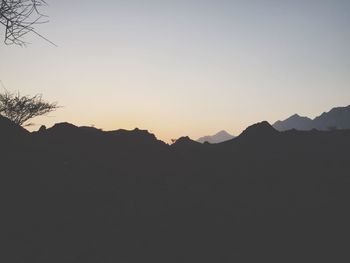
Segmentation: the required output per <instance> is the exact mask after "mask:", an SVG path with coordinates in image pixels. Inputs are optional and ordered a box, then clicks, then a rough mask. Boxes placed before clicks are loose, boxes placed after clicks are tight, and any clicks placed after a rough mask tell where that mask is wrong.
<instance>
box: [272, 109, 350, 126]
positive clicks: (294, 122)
mask: <svg viewBox="0 0 350 263" xmlns="http://www.w3.org/2000/svg"><path fill="white" fill-rule="evenodd" d="M273 127H275V128H276V129H277V130H279V131H286V130H290V129H296V130H302V131H303V130H304V131H308V130H312V129H317V130H331V129H350V105H349V106H347V107H337V108H333V109H331V110H330V111H329V112H324V113H322V114H321V115H320V116H318V117H316V118H314V119H310V118H308V117H301V116H299V115H298V114H294V115H293V116H291V117H289V118H288V119H286V120H284V121H277V122H275V123H274V124H273Z"/></svg>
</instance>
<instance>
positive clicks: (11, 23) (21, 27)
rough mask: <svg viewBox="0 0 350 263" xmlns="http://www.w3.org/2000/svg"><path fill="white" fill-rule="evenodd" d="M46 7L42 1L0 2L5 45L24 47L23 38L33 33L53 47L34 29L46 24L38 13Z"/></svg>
mask: <svg viewBox="0 0 350 263" xmlns="http://www.w3.org/2000/svg"><path fill="white" fill-rule="evenodd" d="M46 5H47V3H46V2H45V1H44V0H0V24H1V25H3V26H4V27H5V40H4V42H5V44H7V45H10V44H15V45H20V46H25V45H26V44H27V42H25V41H24V39H23V37H24V36H25V35H27V34H28V33H33V34H35V35H37V36H39V37H41V38H42V39H44V40H45V41H47V42H49V43H51V44H52V45H55V44H54V43H53V42H51V41H50V40H48V39H47V38H46V37H44V36H42V35H41V34H39V33H38V32H37V31H36V30H35V28H34V26H35V25H38V24H44V23H47V22H48V19H47V16H45V15H43V14H42V13H41V12H40V8H41V7H43V6H46ZM55 46H56V45H55Z"/></svg>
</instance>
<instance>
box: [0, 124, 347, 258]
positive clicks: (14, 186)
mask: <svg viewBox="0 0 350 263" xmlns="http://www.w3.org/2000/svg"><path fill="white" fill-rule="evenodd" d="M5 131H7V132H5ZM17 132H18V134H20V136H18V137H16V139H15V141H16V142H17V143H13V141H14V140H12V142H11V143H8V144H6V147H5V148H4V147H3V144H1V145H0V149H1V151H0V167H1V168H0V169H1V170H0V180H1V184H0V195H1V198H0V207H1V219H0V220H1V224H0V232H1V235H0V243H1V248H2V250H1V253H0V261H1V262H7V263H12V262H13V263H15V262H36V263H44V262H45V263H46V262H53V263H55V262H57V263H65V262H67V263H68V262H75V263H89V262H132V263H133V262H135V263H137V262H161V263H163V262H169V263H172V262H174V263H175V262H184V263H186V262H191V263H192V262H224V263H225V262H259V261H267V262H298V261H300V260H303V259H305V260H307V261H310V262H325V261H326V262H343V261H344V262H346V261H349V260H350V257H349V253H348V246H347V245H346V243H344V240H347V238H348V236H349V234H350V226H349V220H350V212H349V209H348V207H349V204H350V178H349V174H350V168H349V163H350V155H349V154H348V151H349V149H350V130H331V131H318V130H311V131H298V130H288V131H284V132H279V131H277V130H275V129H274V128H273V127H272V126H271V125H270V124H269V123H268V122H261V123H257V124H254V125H252V126H250V127H248V128H247V129H246V130H245V131H244V132H242V134H241V135H239V136H238V137H236V138H234V139H232V140H229V141H226V142H223V143H219V144H201V143H198V142H195V141H193V140H191V139H190V138H188V137H182V138H180V139H179V140H177V141H176V142H175V143H174V144H173V145H167V144H165V143H163V142H161V141H159V140H157V139H156V137H155V136H154V135H153V134H150V133H149V132H147V131H145V130H139V129H135V130H132V131H126V130H117V131H102V130H99V129H95V128H92V127H77V126H75V125H72V124H69V123H61V124H57V125H54V126H53V127H51V128H48V129H45V128H42V129H40V131H38V132H33V133H28V132H26V131H25V130H22V128H20V127H18V126H16V125H13V124H12V123H10V122H9V121H8V120H6V119H1V118H0V134H1V138H2V140H3V142H6V141H11V140H10V139H9V138H10V137H11V136H12V135H13V134H15V133H17ZM22 134H24V136H22ZM21 138H25V140H22V139H21ZM4 149H5V150H4Z"/></svg>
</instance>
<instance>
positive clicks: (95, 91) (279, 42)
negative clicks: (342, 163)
mask: <svg viewBox="0 0 350 263" xmlns="http://www.w3.org/2000/svg"><path fill="white" fill-rule="evenodd" d="M47 2H48V3H49V7H47V8H44V9H43V12H44V13H46V14H47V15H49V17H50V23H48V24H45V25H41V26H39V27H37V31H39V32H40V33H41V34H43V35H44V36H45V37H47V38H49V39H50V40H51V41H53V42H55V43H56V44H57V45H58V47H54V46H52V45H50V44H48V43H47V42H45V41H43V40H41V39H39V38H36V37H30V38H29V39H28V40H29V41H30V42H31V43H32V44H31V45H29V46H28V47H26V48H20V47H16V46H5V45H3V44H0V79H1V80H2V82H3V83H4V84H5V86H6V88H7V89H9V90H11V91H17V90H19V91H21V92H22V93H23V94H36V93H42V94H43V95H44V98H46V99H47V100H49V101H58V102H59V103H60V105H62V106H63V108H61V109H59V110H58V111H56V112H54V113H52V114H50V117H47V118H38V119H36V120H34V122H35V123H37V124H45V125H47V126H51V125H52V124H53V123H55V122H61V121H68V122H71V123H74V124H77V125H92V124H93V125H95V126H96V127H100V128H103V129H105V130H111V129H118V128H126V129H133V128H135V127H139V128H143V129H148V130H150V131H151V132H153V133H155V134H156V136H157V137H158V138H160V139H163V140H166V141H169V140H170V138H178V137H179V136H182V135H189V136H190V137H191V138H193V139H196V138H198V137H200V136H203V135H207V134H213V133H216V132H217V131H219V130H222V129H225V130H227V131H228V132H230V133H233V134H235V135H237V134H239V133H240V132H241V131H242V130H243V129H244V128H246V127H247V126H248V125H250V124H252V123H255V122H258V121H261V120H268V121H269V122H270V123H273V122H274V121H276V120H278V119H284V118H287V117H289V116H290V115H292V114H294V113H299V114H300V115H307V116H309V117H314V116H316V115H318V114H319V113H322V112H323V111H328V110H329V109H331V108H332V107H334V106H345V105H349V104H350V1H349V0H255V1H254V0H241V1H239V0H236V1H235V0H231V1H228V0H227V1H225V0H210V1H209V0H198V1H196V0H138V1H136V0H113V1H112V0H110V1H108V0H100V1H96V0H94V1H91V0H47ZM0 32H1V33H3V31H0ZM35 128H37V127H35Z"/></svg>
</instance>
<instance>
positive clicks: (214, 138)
mask: <svg viewBox="0 0 350 263" xmlns="http://www.w3.org/2000/svg"><path fill="white" fill-rule="evenodd" d="M233 138H234V136H233V135H231V134H229V133H228V132H227V131H225V130H221V131H219V132H218V133H216V134H214V135H211V136H203V137H201V138H199V139H198V140H197V142H200V143H205V142H208V143H220V142H224V141H228V140H231V139H233Z"/></svg>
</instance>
